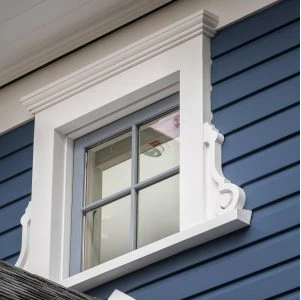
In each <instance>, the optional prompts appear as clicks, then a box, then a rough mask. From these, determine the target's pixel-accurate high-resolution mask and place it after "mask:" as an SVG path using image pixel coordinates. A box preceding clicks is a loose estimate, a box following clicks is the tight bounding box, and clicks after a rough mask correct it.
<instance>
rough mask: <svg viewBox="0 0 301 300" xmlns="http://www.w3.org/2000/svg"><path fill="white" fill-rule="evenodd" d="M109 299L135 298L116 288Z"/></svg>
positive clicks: (124, 299) (131, 299)
mask: <svg viewBox="0 0 301 300" xmlns="http://www.w3.org/2000/svg"><path fill="white" fill-rule="evenodd" d="M108 300H135V299H134V298H133V297H130V296H128V295H126V294H125V293H122V292H120V291H119V290H115V291H114V292H113V293H112V295H111V296H110V297H109V299H108Z"/></svg>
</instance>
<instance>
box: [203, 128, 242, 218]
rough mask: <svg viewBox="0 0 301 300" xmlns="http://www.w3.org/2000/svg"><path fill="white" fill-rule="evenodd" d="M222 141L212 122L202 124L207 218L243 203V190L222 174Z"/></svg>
mask: <svg viewBox="0 0 301 300" xmlns="http://www.w3.org/2000/svg"><path fill="white" fill-rule="evenodd" d="M223 141H224V137H223V135H222V134H220V133H219V131H218V130H217V129H216V128H215V127H214V125H213V124H211V123H205V124H204V164H205V172H206V176H205V189H206V192H205V197H206V201H207V218H208V219H211V218H214V217H216V216H218V215H222V214H225V213H228V212H230V211H232V210H234V209H242V208H243V207H244V204H245V198H246V196H245V192H244V191H243V190H242V189H241V188H240V187H239V186H237V185H235V184H233V183H231V182H230V181H229V180H228V179H226V178H225V177H224V175H223V172H222V164H221V145H222V143H223Z"/></svg>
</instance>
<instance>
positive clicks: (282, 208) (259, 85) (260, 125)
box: [87, 0, 300, 300]
mask: <svg viewBox="0 0 301 300" xmlns="http://www.w3.org/2000/svg"><path fill="white" fill-rule="evenodd" d="M212 59H213V65H212V85H213V90H212V108H213V112H214V118H213V123H214V124H215V125H216V127H217V128H218V129H219V130H220V131H221V132H222V133H223V134H224V136H225V142H224V144H223V154H222V155H223V158H222V159H223V171H224V174H225V176H226V177H227V178H229V179H230V180H231V181H232V182H234V183H236V184H238V185H240V186H242V187H243V188H244V190H245V192H246V194H247V202H246V208H248V209H251V210H253V217H252V222H251V225H250V227H249V228H246V229H243V230H240V231H238V232H235V233H233V234H229V235H227V236H224V237H222V238H219V239H216V240H214V241H210V242H208V243H207V244H205V245H201V246H198V247H195V248H193V249H190V250H188V251H185V252H182V253H180V254H178V255H175V256H173V257H170V258H168V259H165V260H163V261H161V262H158V263H156V264H153V265H151V266H148V267H146V268H143V269H141V270H139V271H136V272H133V273H132V274H128V275H126V276H124V277H121V278H119V279H116V280H114V281H111V282H109V283H107V284H104V285H102V286H100V287H98V288H94V289H93V290H90V291H88V292H87V293H89V294H90V295H94V296H98V297H101V298H106V297H108V296H109V295H110V294H111V293H112V291H113V290H114V289H115V288H117V289H119V290H121V291H124V292H126V293H128V294H129V295H130V296H133V297H134V298H135V299H138V300H139V299H143V300H148V299H152V300H153V299H173V300H175V299H223V300H225V299H241V298H243V299H244V300H247V299H252V300H253V299H266V298H269V297H272V298H273V299H274V297H275V298H276V297H277V299H299V252H300V251H299V1H297V0H285V1H283V2H280V3H279V4H277V5H275V6H273V7H270V8H267V9H266V10H264V11H262V12H259V13H257V14H255V15H253V16H251V17H249V18H247V19H245V20H243V21H241V22H238V23H236V24H234V25H232V26H230V27H228V28H225V29H222V30H221V31H219V32H218V34H217V35H216V36H215V37H214V38H213V39H212ZM278 297H279V298H278Z"/></svg>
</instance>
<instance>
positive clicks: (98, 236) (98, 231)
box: [84, 196, 131, 269]
mask: <svg viewBox="0 0 301 300" xmlns="http://www.w3.org/2000/svg"><path fill="white" fill-rule="evenodd" d="M130 212H131V197H130V196H127V197H124V198H121V199H119V200H116V201H114V202H112V203H110V204H107V205H105V206H102V207H100V208H98V209H95V210H93V211H90V212H88V213H87V215H86V227H85V266H84V269H89V268H91V267H94V266H96V265H98V264H100V263H103V262H106V261H108V260H110V259H113V258H115V257H118V256H120V255H122V254H125V253H127V252H129V251H130V250H131V243H130Z"/></svg>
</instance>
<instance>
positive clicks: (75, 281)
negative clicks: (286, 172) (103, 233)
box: [60, 209, 251, 291]
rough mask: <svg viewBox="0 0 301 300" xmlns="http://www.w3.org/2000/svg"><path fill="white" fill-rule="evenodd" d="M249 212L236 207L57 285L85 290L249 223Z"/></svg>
mask: <svg viewBox="0 0 301 300" xmlns="http://www.w3.org/2000/svg"><path fill="white" fill-rule="evenodd" d="M250 220H251V212H250V211H248V210H241V209H236V210H233V211H231V212H229V213H227V214H224V215H222V216H219V217H216V218H214V219H212V220H208V221H206V222H204V223H202V224H199V225H197V226H194V227H191V228H188V229H186V230H184V231H181V232H178V233H176V234H173V235H171V236H169V237H166V238H164V239H162V240H159V241H157V242H154V243H151V244H149V245H147V246H144V247H142V248H140V249H137V250H135V251H133V252H130V253H127V254H125V255H122V256H120V257H117V258H115V259H113V260H110V261H108V262H106V263H103V264H101V265H99V266H96V267H94V268H91V269H89V270H86V271H83V272H81V273H79V274H76V275H74V276H71V277H69V278H67V279H64V280H62V281H61V282H60V284H62V285H64V286H66V287H68V288H71V287H72V288H75V289H77V290H79V291H86V290H89V289H92V288H94V287H96V286H99V285H101V284H103V283H106V282H108V281H110V280H113V279H115V278H117V277H120V276H123V275H125V274H127V273H130V272H133V271H135V270H138V269H141V268H143V267H145V266H148V265H150V264H153V263H155V262H158V261H160V260H162V259H165V258H167V257H169V256H172V255H174V254H177V253H180V252H182V251H184V250H187V249H190V248H192V247H195V246H197V245H201V244H204V243H206V242H209V241H211V240H213V239H215V238H218V237H220V236H223V235H226V234H228V233H231V232H233V231H236V230H238V229H241V228H243V227H246V226H248V225H249V224H250Z"/></svg>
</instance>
